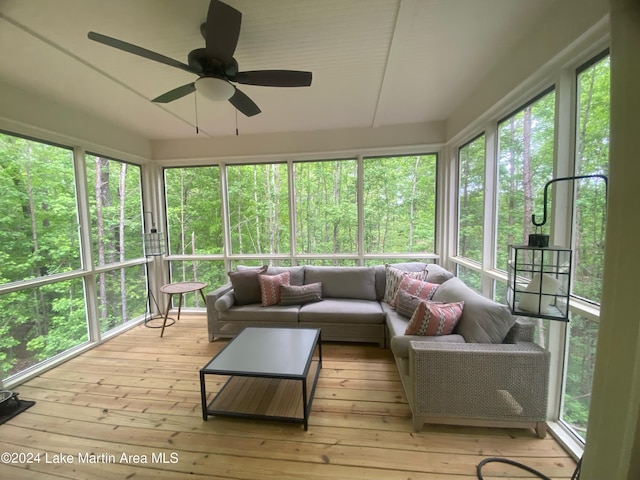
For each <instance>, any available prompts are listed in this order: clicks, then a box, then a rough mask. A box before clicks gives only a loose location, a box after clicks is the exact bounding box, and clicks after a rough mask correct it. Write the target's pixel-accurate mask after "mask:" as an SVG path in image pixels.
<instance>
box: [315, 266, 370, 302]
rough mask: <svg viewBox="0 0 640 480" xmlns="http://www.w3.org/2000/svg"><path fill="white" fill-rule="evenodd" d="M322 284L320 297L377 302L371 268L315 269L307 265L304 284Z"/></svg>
mask: <svg viewBox="0 0 640 480" xmlns="http://www.w3.org/2000/svg"><path fill="white" fill-rule="evenodd" d="M317 282H321V283H322V297H323V298H324V297H329V298H353V299H358V300H377V296H376V279H375V272H374V268H373V267H315V266H310V265H307V266H305V271H304V283H305V284H309V283H317Z"/></svg>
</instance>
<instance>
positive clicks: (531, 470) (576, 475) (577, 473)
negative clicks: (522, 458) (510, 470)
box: [476, 457, 582, 480]
mask: <svg viewBox="0 0 640 480" xmlns="http://www.w3.org/2000/svg"><path fill="white" fill-rule="evenodd" d="M493 462H495V463H506V464H507V465H513V466H514V467H518V468H521V469H522V470H526V471H527V472H529V473H532V474H534V475H536V476H537V477H539V478H542V480H551V478H550V477H547V476H546V475H544V474H543V473H540V472H539V471H537V470H536V469H534V468H531V467H529V466H528V465H525V464H523V463H520V462H516V461H514V460H509V459H508V458H499V457H489V458H485V459H484V460H482V461H481V462H480V463H479V464H478V466H477V467H476V474H477V475H478V479H479V480H484V477H483V476H482V467H483V466H485V465H486V464H487V463H493ZM581 465H582V458H580V460H578V464H577V465H576V469H575V470H574V471H573V475H571V480H580V468H581Z"/></svg>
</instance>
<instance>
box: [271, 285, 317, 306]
mask: <svg viewBox="0 0 640 480" xmlns="http://www.w3.org/2000/svg"><path fill="white" fill-rule="evenodd" d="M320 300H322V283H320V282H318V283H310V284H308V285H282V286H281V287H280V305H304V304H305V303H311V302H319V301H320Z"/></svg>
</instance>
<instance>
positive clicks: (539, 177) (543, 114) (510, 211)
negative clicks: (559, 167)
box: [495, 91, 555, 271]
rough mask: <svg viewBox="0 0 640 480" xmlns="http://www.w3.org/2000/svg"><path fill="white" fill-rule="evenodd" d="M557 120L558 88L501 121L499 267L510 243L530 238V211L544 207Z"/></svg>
mask: <svg viewBox="0 0 640 480" xmlns="http://www.w3.org/2000/svg"><path fill="white" fill-rule="evenodd" d="M554 121H555V92H554V91H550V92H548V93H544V94H543V95H542V96H540V97H539V98H537V99H535V100H534V101H532V102H531V103H529V104H527V105H525V106H524V107H522V108H521V109H519V110H518V111H517V112H515V113H513V114H511V115H509V116H508V117H507V118H505V119H504V120H501V121H500V122H499V124H498V141H499V147H498V192H497V195H498V197H497V203H498V224H497V231H496V234H497V235H496V237H497V243H496V254H495V267H496V268H497V269H499V270H502V271H506V266H507V245H509V244H522V243H526V242H527V238H528V236H529V234H530V233H534V232H533V230H532V223H531V215H532V214H533V213H539V212H541V211H542V197H543V191H544V185H545V183H547V182H548V181H549V180H551V179H552V178H553V153H554V152H553V150H554ZM545 228H547V229H548V226H547V227H545ZM544 233H549V231H548V230H546V231H545V232H544Z"/></svg>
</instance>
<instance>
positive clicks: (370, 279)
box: [207, 262, 452, 347]
mask: <svg viewBox="0 0 640 480" xmlns="http://www.w3.org/2000/svg"><path fill="white" fill-rule="evenodd" d="M397 267H399V268H402V269H406V270H409V271H422V270H424V269H425V268H426V267H427V264H425V263H420V262H412V263H404V264H397ZM429 267H430V269H431V270H430V273H429V274H428V275H429V276H430V277H429V278H430V280H431V281H432V282H441V281H442V280H444V279H445V278H449V277H450V276H452V275H451V274H450V273H449V272H447V271H446V270H444V269H443V268H441V267H439V266H438V265H433V264H429ZM239 268H240V269H243V267H239ZM285 271H288V272H290V284H291V285H296V286H301V285H309V284H314V283H321V284H322V300H321V301H318V302H310V303H305V304H302V305H286V306H282V305H273V306H268V307H263V306H262V305H261V303H259V302H258V303H248V304H247V303H245V302H241V303H243V304H242V305H239V304H238V302H237V298H236V297H237V294H236V292H235V291H234V288H233V285H232V283H228V284H226V285H224V286H222V287H220V288H218V289H216V290H215V291H213V292H211V293H209V294H208V295H207V320H208V330H209V340H210V341H213V340H214V338H216V337H219V338H230V337H234V336H235V335H237V334H238V333H239V332H240V331H241V330H242V329H243V328H245V327H249V326H252V327H255V326H271V327H305V328H321V329H322V339H323V340H325V341H326V340H329V341H347V342H368V343H377V344H379V345H380V346H381V347H384V346H385V345H386V338H387V335H386V326H385V320H386V309H385V306H384V304H383V303H384V302H382V299H383V297H384V292H385V282H386V275H385V266H384V265H377V266H373V267H316V266H309V265H307V266H300V267H272V266H270V267H268V270H267V271H266V272H265V273H266V274H267V275H277V274H281V273H282V272H285Z"/></svg>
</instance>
